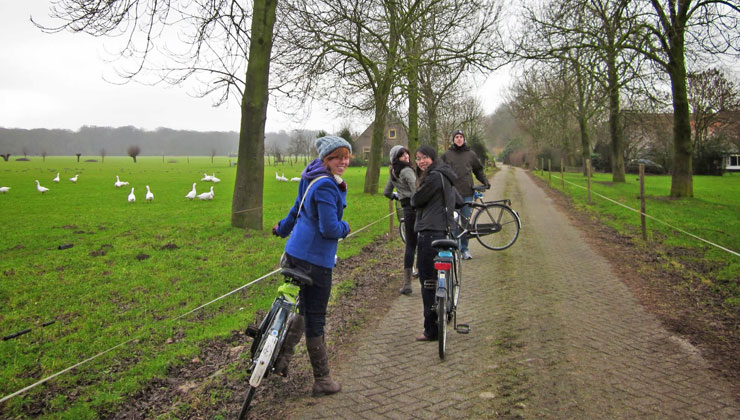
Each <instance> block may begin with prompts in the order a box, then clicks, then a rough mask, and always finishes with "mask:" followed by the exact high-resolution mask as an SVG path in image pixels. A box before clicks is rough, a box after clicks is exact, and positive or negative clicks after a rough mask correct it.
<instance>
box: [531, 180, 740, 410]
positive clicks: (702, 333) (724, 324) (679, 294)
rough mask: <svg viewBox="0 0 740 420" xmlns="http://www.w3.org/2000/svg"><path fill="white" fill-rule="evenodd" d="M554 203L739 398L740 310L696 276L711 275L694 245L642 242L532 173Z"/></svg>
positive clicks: (632, 288) (649, 307) (633, 290)
mask: <svg viewBox="0 0 740 420" xmlns="http://www.w3.org/2000/svg"><path fill="white" fill-rule="evenodd" d="M531 178H532V179H534V181H535V182H536V183H537V184H538V185H540V186H541V187H542V188H543V190H545V191H547V193H548V195H549V196H550V198H551V199H552V200H553V201H554V202H555V203H556V205H557V206H558V207H560V208H562V209H564V210H565V213H567V214H568V216H569V217H570V219H571V220H572V221H573V224H574V225H575V226H578V228H579V229H580V230H581V231H582V232H583V233H584V236H585V237H586V239H587V241H588V242H589V244H590V245H591V246H592V247H593V248H594V249H595V250H596V251H597V252H598V253H599V254H600V255H601V256H603V257H604V258H606V259H607V260H609V261H610V262H611V264H612V266H613V267H614V270H615V271H617V272H618V273H619V274H620V277H621V278H622V279H623V281H624V282H625V284H626V285H627V286H628V287H629V288H630V289H631V290H632V293H633V294H634V296H635V297H636V298H637V299H638V300H639V301H640V303H641V304H642V306H643V307H645V308H646V309H647V310H648V311H649V312H650V313H652V314H654V315H655V316H656V317H657V318H658V319H659V320H660V321H661V323H662V324H663V326H664V327H665V328H666V329H667V330H669V331H671V332H673V333H675V334H676V335H679V336H682V337H683V338H686V339H687V340H689V341H690V342H691V344H692V345H693V346H695V347H696V348H698V349H699V350H700V351H701V354H702V356H703V357H704V358H705V359H706V360H707V361H708V362H709V363H710V365H711V367H712V369H713V370H715V371H716V372H717V373H719V374H720V375H721V376H724V377H725V378H726V379H727V380H728V381H729V382H730V383H731V384H732V386H733V388H734V394H735V395H738V396H739V397H738V400H739V401H740V310H738V309H737V308H734V309H733V308H731V307H728V306H727V305H726V304H724V302H723V297H722V296H719V295H718V294H717V293H716V292H714V291H712V290H711V289H710V287H709V286H708V285H707V284H705V283H703V282H702V281H701V277H702V276H711V273H712V269H711V267H706V266H703V265H702V258H701V255H697V251H694V250H687V249H684V248H668V247H665V246H663V245H662V244H660V243H656V242H651V243H650V244H648V246H645V245H644V244H642V239H641V237H640V234H639V232H635V234H634V235H633V236H628V235H624V234H621V233H619V232H617V231H616V230H614V229H612V228H610V227H607V226H605V225H604V224H602V223H600V222H599V221H598V220H597V219H596V218H595V217H594V215H592V214H590V213H587V212H586V211H583V210H578V209H576V208H575V206H573V203H572V202H571V200H570V198H569V197H567V196H564V195H563V194H561V193H560V192H559V191H557V190H551V189H550V188H548V187H547V185H546V184H547V183H546V182H544V181H542V180H541V179H539V178H537V177H535V176H532V177H531Z"/></svg>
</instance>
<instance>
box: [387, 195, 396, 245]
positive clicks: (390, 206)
mask: <svg viewBox="0 0 740 420" xmlns="http://www.w3.org/2000/svg"><path fill="white" fill-rule="evenodd" d="M388 212H389V213H393V216H391V217H389V218H388V219H389V222H388V239H393V218H394V216H395V215H396V214H395V213H396V209H395V208H394V207H393V200H388Z"/></svg>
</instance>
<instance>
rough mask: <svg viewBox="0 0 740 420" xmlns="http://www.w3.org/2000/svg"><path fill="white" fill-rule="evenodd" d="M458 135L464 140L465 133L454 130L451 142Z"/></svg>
mask: <svg viewBox="0 0 740 420" xmlns="http://www.w3.org/2000/svg"><path fill="white" fill-rule="evenodd" d="M458 134H459V135H461V136H463V139H464V138H465V133H463V131H462V130H455V132H453V133H452V140H455V136H456V135H458Z"/></svg>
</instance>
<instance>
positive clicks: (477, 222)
mask: <svg viewBox="0 0 740 420" xmlns="http://www.w3.org/2000/svg"><path fill="white" fill-rule="evenodd" d="M519 228H520V224H519V218H518V217H517V215H516V214H515V213H514V211H513V210H511V209H510V208H509V207H507V206H504V205H502V204H489V205H487V206H486V207H484V208H481V209H479V211H478V212H477V213H476V215H475V219H474V222H473V231H474V234H475V236H476V237H477V238H478V242H480V243H481V245H483V246H484V247H486V248H488V249H493V250H497V251H498V250H502V249H506V248H508V247H510V246H511V245H512V244H514V242H515V241H516V239H517V237H518V236H519Z"/></svg>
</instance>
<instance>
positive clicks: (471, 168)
mask: <svg viewBox="0 0 740 420" xmlns="http://www.w3.org/2000/svg"><path fill="white" fill-rule="evenodd" d="M441 159H442V161H444V162H447V163H448V164H449V165H450V166H451V167H452V170H453V171H454V172H455V175H456V176H457V181H456V182H455V187H457V190H458V191H460V194H462V196H463V197H472V196H473V177H472V176H471V174H475V177H476V178H478V181H480V182H481V183H483V184H484V185H488V180H487V179H486V174H485V172H483V164H481V163H480V160H479V159H478V155H476V154H475V152H474V151H472V150H471V149H470V147H468V145H467V143H464V144H463V145H462V147H457V145H456V144H454V143H453V144H452V146H450V148H449V150H447V151H446V152H444V154H443V155H442V158H441Z"/></svg>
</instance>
